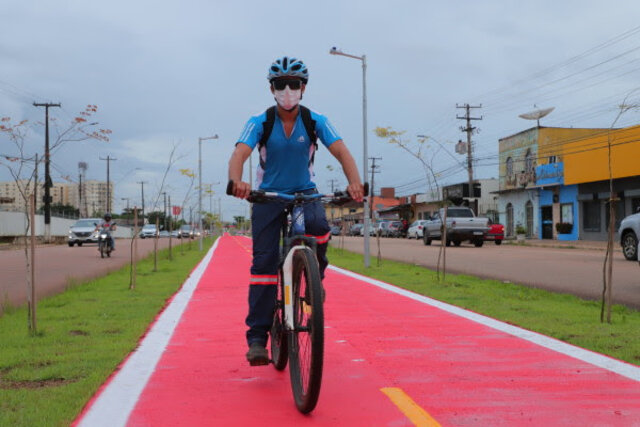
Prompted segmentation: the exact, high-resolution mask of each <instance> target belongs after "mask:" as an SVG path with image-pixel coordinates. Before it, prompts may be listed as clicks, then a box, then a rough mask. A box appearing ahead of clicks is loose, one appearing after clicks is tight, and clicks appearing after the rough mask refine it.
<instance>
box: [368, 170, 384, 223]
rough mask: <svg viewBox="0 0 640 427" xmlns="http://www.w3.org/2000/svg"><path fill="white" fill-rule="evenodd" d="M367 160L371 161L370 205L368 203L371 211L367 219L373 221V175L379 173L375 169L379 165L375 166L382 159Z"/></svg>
mask: <svg viewBox="0 0 640 427" xmlns="http://www.w3.org/2000/svg"><path fill="white" fill-rule="evenodd" d="M369 160H371V161H372V163H371V192H370V193H369V194H370V195H371V203H369V209H371V211H370V213H369V218H371V219H373V205H374V203H373V201H374V192H373V191H374V186H373V185H374V179H373V177H374V175H375V174H376V173H380V172H379V171H377V169H380V166H379V165H376V160H382V157H369Z"/></svg>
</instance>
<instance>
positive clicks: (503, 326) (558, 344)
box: [329, 265, 640, 381]
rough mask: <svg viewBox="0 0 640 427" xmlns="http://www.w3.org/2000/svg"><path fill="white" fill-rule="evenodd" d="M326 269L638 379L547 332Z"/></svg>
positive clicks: (639, 373) (637, 370) (637, 371)
mask: <svg viewBox="0 0 640 427" xmlns="http://www.w3.org/2000/svg"><path fill="white" fill-rule="evenodd" d="M329 268H330V269H332V270H334V271H336V272H338V273H342V274H344V275H346V276H349V277H353V278H355V279H358V280H362V281H363V282H367V283H370V284H372V285H374V286H377V287H379V288H382V289H386V290H388V291H391V292H394V293H396V294H399V295H402V296H405V297H407V298H411V299H412V300H415V301H419V302H422V303H424V304H428V305H430V306H433V307H437V308H439V309H441V310H444V311H446V312H448V313H451V314H455V315H456V316H460V317H463V318H465V319H468V320H471V321H473V322H476V323H480V324H482V325H484V326H488V327H490V328H493V329H496V330H498V331H502V332H505V333H507V334H510V335H514V336H516V337H518V338H522V339H524V340H527V341H530V342H532V343H535V344H538V345H540V346H542V347H545V348H548V349H551V350H554V351H557V352H558V353H562V354H565V355H567V356H571V357H573V358H576V359H578V360H582V361H583V362H587V363H590V364H592V365H595V366H598V367H600V368H602V369H606V370H608V371H611V372H615V373H616V374H619V375H622V376H624V377H627V378H630V379H632V380H635V381H640V367H637V366H633V365H631V364H629V363H625V362H622V361H620V360H616V359H612V358H610V357H608V356H605V355H602V354H599V353H595V352H593V351H589V350H586V349H584V348H580V347H576V346H574V345H571V344H567V343H566V342H563V341H559V340H556V339H555V338H551V337H548V336H546V335H542V334H539V333H537V332H532V331H528V330H526V329H522V328H518V327H517V326H513V325H509V324H507V323H504V322H501V321H499V320H496V319H492V318H491V317H487V316H483V315H481V314H478V313H474V312H471V311H468V310H465V309H463V308H460V307H456V306H454V305H451V304H447V303H444V302H442V301H437V300H434V299H432V298H429V297H425V296H423V295H418V294H416V293H413V292H411V291H407V290H405V289H402V288H398V287H397V286H393V285H390V284H388V283H385V282H381V281H379V280H375V279H371V278H370V277H366V276H362V275H360V274H357V273H354V272H352V271H349V270H344V269H342V268H338V267H335V266H333V265H330V266H329Z"/></svg>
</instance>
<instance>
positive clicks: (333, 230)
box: [331, 225, 342, 236]
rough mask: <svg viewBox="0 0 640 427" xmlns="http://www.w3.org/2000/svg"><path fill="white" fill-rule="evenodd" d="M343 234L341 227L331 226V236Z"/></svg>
mask: <svg viewBox="0 0 640 427" xmlns="http://www.w3.org/2000/svg"><path fill="white" fill-rule="evenodd" d="M341 234H342V229H341V228H340V226H338V225H332V226H331V235H332V236H339V235H341Z"/></svg>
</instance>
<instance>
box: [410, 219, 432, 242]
mask: <svg viewBox="0 0 640 427" xmlns="http://www.w3.org/2000/svg"><path fill="white" fill-rule="evenodd" d="M425 222H427V220H426V219H419V220H417V221H413V222H412V223H411V225H410V226H409V230H408V231H407V238H408V239H422V230H423V229H424V223H425Z"/></svg>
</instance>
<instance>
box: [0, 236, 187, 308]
mask: <svg viewBox="0 0 640 427" xmlns="http://www.w3.org/2000/svg"><path fill="white" fill-rule="evenodd" d="M172 243H173V245H176V244H178V243H179V240H178V239H173V242H172ZM193 244H196V245H197V244H198V243H197V241H195V240H194V241H193ZM153 246H154V242H153V239H138V257H139V259H140V258H143V257H145V256H146V255H147V254H149V253H150V252H152V251H153ZM165 247H169V239H165V238H163V239H159V240H158V248H159V249H160V248H165ZM130 248H131V239H117V240H116V250H115V251H114V252H113V253H112V254H111V258H104V259H101V258H100V253H99V252H98V250H97V249H98V246H97V245H83V246H82V247H78V246H74V247H72V248H71V247H69V246H68V245H66V244H65V245H51V246H39V247H37V248H36V295H37V299H41V298H44V297H46V296H50V295H54V294H56V293H59V292H61V291H64V289H65V288H66V287H67V286H68V285H69V284H72V283H77V282H81V281H84V280H88V279H92V278H95V277H100V276H103V275H105V274H107V273H109V272H111V271H114V270H118V269H120V268H122V267H123V266H124V265H126V264H127V263H128V262H129V261H130V257H131V255H130ZM0 271H2V279H1V281H0V314H2V312H3V306H4V305H5V304H7V303H8V304H10V305H11V306H14V307H15V306H19V305H22V304H25V303H26V301H27V284H26V274H27V273H26V266H25V255H24V249H19V250H3V251H0Z"/></svg>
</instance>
